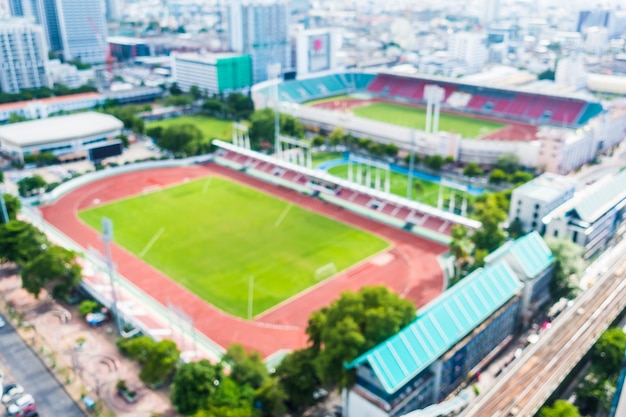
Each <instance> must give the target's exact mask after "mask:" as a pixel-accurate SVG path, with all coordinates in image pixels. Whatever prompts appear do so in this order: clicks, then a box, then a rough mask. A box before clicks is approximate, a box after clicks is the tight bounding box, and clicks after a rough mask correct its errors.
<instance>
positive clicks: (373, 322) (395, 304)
mask: <svg viewBox="0 0 626 417" xmlns="http://www.w3.org/2000/svg"><path fill="white" fill-rule="evenodd" d="M414 319H415V306H414V305H413V303H411V302H410V301H407V300H404V299H402V298H400V297H399V296H398V295H397V294H395V293H393V292H391V291H389V290H388V289H387V288H386V287H382V286H380V287H363V288H362V289H361V290H359V292H357V293H354V292H349V291H348V292H344V293H342V294H341V296H340V297H339V299H337V300H335V301H334V302H333V303H332V304H331V305H330V306H328V307H324V308H322V309H321V310H319V312H317V313H314V314H313V315H312V316H311V319H310V320H309V327H308V328H307V334H308V336H309V339H310V341H311V343H312V344H313V349H314V350H317V349H319V348H320V347H323V348H322V349H320V350H319V353H318V354H317V357H316V368H317V370H318V374H319V376H320V379H321V380H322V381H323V382H325V383H329V384H341V385H343V386H347V385H349V384H350V382H351V381H350V378H351V375H350V374H348V373H347V372H345V371H344V369H343V364H344V363H346V362H349V361H351V360H353V359H354V358H356V357H357V356H358V355H360V354H361V353H363V352H365V351H366V350H368V349H370V348H372V347H374V346H376V345H377V344H379V343H381V342H382V341H384V340H385V339H387V338H388V337H390V336H391V335H394V334H396V333H397V332H398V331H399V330H400V329H402V328H403V327H405V326H406V325H407V324H409V323H410V322H411V321H413V320H414Z"/></svg>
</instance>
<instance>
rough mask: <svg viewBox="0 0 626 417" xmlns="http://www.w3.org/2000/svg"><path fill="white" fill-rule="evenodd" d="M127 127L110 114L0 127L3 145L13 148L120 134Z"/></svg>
mask: <svg viewBox="0 0 626 417" xmlns="http://www.w3.org/2000/svg"><path fill="white" fill-rule="evenodd" d="M123 127H124V124H123V123H122V122H121V121H120V120H119V119H117V118H115V117H113V116H110V115H108V114H102V113H95V112H87V113H77V114H71V115H69V116H57V117H50V118H47V119H40V120H32V121H28V122H21V123H13V124H10V125H6V126H0V141H5V142H7V143H9V144H11V145H13V146H19V147H24V146H34V145H45V144H48V143H56V142H62V141H68V140H73V139H82V138H85V137H89V136H94V135H98V134H106V133H109V132H112V131H115V130H120V129H122V128H123Z"/></svg>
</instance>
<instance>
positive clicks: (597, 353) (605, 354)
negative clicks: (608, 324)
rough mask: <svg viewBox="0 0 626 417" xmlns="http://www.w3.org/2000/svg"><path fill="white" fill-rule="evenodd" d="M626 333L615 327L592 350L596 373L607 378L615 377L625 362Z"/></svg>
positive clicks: (605, 333)
mask: <svg viewBox="0 0 626 417" xmlns="http://www.w3.org/2000/svg"><path fill="white" fill-rule="evenodd" d="M624 352H626V333H624V331H623V330H622V329H621V328H619V327H613V328H611V329H608V330H606V331H605V332H604V333H602V335H601V336H600V338H599V339H598V341H597V342H596V344H595V345H593V349H592V350H591V362H592V363H593V367H594V368H595V369H596V371H597V372H598V373H599V374H601V375H604V376H606V377H607V378H608V377H610V376H613V375H615V374H616V373H617V372H618V371H619V369H620V365H621V364H622V361H623V360H624Z"/></svg>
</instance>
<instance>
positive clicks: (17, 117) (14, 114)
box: [8, 113, 28, 123]
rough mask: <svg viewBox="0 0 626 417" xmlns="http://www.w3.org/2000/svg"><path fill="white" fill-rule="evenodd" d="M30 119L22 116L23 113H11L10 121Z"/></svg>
mask: <svg viewBox="0 0 626 417" xmlns="http://www.w3.org/2000/svg"><path fill="white" fill-rule="evenodd" d="M27 120H28V117H25V116H22V115H21V114H17V113H11V114H10V115H9V120H8V123H20V122H25V121H27Z"/></svg>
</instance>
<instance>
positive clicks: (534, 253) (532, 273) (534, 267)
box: [485, 231, 554, 278]
mask: <svg viewBox="0 0 626 417" xmlns="http://www.w3.org/2000/svg"><path fill="white" fill-rule="evenodd" d="M507 253H510V254H511V255H513V257H514V258H515V259H516V260H517V263H518V264H519V266H520V267H521V268H522V270H523V271H524V274H525V275H526V276H527V277H528V278H535V277H536V276H537V275H539V274H540V273H542V272H543V271H545V270H546V268H548V267H549V266H550V265H551V264H552V262H553V261H554V256H553V255H552V251H550V248H548V245H546V242H545V241H544V240H543V238H542V237H541V236H540V235H539V233H537V232H534V231H533V232H531V233H529V234H527V235H526V236H522V237H520V238H519V239H517V240H515V241H509V242H507V243H506V244H505V245H502V246H501V247H500V248H498V249H497V250H496V251H494V252H492V253H490V254H489V255H488V256H487V257H486V258H485V262H487V263H490V262H491V261H492V260H497V259H499V258H500V257H501V256H503V255H505V254H507Z"/></svg>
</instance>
